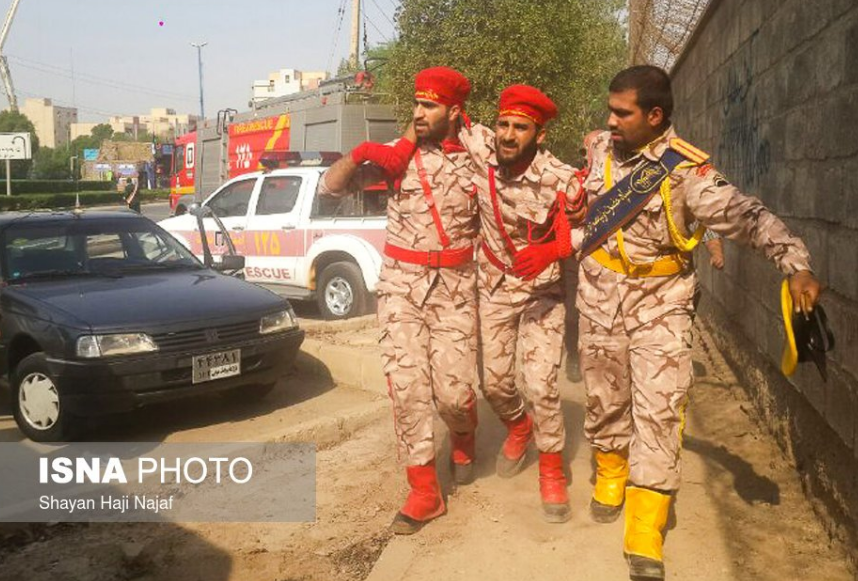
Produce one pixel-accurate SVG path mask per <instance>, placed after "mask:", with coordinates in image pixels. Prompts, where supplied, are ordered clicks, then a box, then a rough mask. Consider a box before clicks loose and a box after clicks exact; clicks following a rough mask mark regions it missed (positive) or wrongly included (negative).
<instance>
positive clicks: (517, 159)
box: [495, 139, 539, 175]
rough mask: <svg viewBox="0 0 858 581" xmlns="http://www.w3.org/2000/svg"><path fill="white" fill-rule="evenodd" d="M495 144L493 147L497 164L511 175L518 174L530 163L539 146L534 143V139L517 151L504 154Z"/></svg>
mask: <svg viewBox="0 0 858 581" xmlns="http://www.w3.org/2000/svg"><path fill="white" fill-rule="evenodd" d="M499 145H500V144H497V146H496V147H495V151H496V156H497V160H498V165H499V166H501V167H503V168H506V169H507V171H509V172H510V173H511V174H512V175H518V174H519V173H521V172H522V171H524V170H525V169H527V166H529V165H530V163H531V162H532V161H533V158H534V157H536V152H537V150H538V148H539V146H538V145H537V143H536V139H534V140H533V141H531V142H530V143H528V144H527V145H525V146H524V147H522V148H521V149H520V150H519V151H518V152H517V153H515V154H513V155H506V154H504V153H502V150H501V148H500V146H499Z"/></svg>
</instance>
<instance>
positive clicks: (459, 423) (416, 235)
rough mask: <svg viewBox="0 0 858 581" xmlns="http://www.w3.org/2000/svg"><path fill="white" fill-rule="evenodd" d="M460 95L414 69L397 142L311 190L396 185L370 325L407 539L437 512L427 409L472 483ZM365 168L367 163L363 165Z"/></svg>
mask: <svg viewBox="0 0 858 581" xmlns="http://www.w3.org/2000/svg"><path fill="white" fill-rule="evenodd" d="M469 90H470V85H469V83H468V81H467V79H465V77H463V76H462V75H461V74H460V73H458V72H456V71H454V70H452V69H448V68H444V67H435V68H432V69H426V70H424V71H421V72H420V73H419V74H418V75H417V77H416V79H415V105H414V120H413V125H412V127H410V128H409V130H408V132H407V133H406V135H405V137H404V138H403V139H401V140H399V141H398V142H397V143H396V144H390V145H381V144H375V143H369V142H367V143H364V144H362V145H361V146H359V147H358V148H356V149H355V150H354V151H352V154H351V155H350V156H346V157H345V158H343V159H342V160H340V161H338V162H337V163H336V164H334V165H333V166H332V167H331V168H330V169H329V170H328V172H326V173H325V175H324V177H323V180H322V184H321V189H320V193H323V194H332V193H334V192H339V191H344V190H346V189H348V186H349V184H352V185H354V184H355V182H361V183H364V184H368V183H374V182H377V181H379V180H380V179H385V178H387V179H395V180H396V181H397V192H396V194H395V195H394V196H393V197H392V198H391V199H390V201H389V202H388V220H387V239H386V243H385V249H384V254H385V256H384V262H383V265H382V269H381V279H380V281H379V284H378V318H379V322H380V325H381V332H382V335H381V347H382V359H383V369H384V373H385V374H386V375H387V380H388V388H389V393H390V397H391V398H392V400H393V411H394V425H395V431H396V436H397V441H398V448H399V454H400V457H401V458H404V459H405V461H406V463H407V468H406V471H407V476H408V482H409V484H410V485H411V493H410V494H409V496H408V499H407V501H406V502H405V505H404V506H403V508H402V509H401V510H400V511H399V513H398V514H397V515H396V518H395V519H394V522H393V525H392V528H393V531H394V532H395V533H398V534H411V533H414V532H416V531H417V530H418V529H419V528H420V527H421V526H422V525H423V524H424V523H426V522H427V521H428V520H431V519H432V518H435V517H437V516H440V515H441V514H443V513H444V511H445V505H444V500H443V497H442V496H441V490H440V486H439V484H438V480H437V474H436V470H435V440H434V433H433V426H432V424H433V416H434V408H435V407H436V406H437V409H438V412H439V414H440V415H441V418H442V419H443V420H444V422H445V423H446V424H447V426H448V427H449V429H450V437H451V438H450V439H451V449H452V462H453V466H454V472H453V473H454V478H455V480H456V482H457V483H459V484H466V483H468V482H470V481H471V480H472V478H473V462H474V437H475V429H476V426H477V415H476V396H475V392H474V386H475V385H476V384H477V381H478V377H477V302H476V298H477V297H476V265H475V263H474V244H475V240H476V237H477V233H478V229H479V220H478V213H477V205H476V200H475V199H474V195H473V187H472V184H471V182H472V170H471V164H470V162H469V159H468V156H467V154H466V153H465V152H464V149H463V148H462V147H461V145H459V143H458V140H457V139H456V132H457V131H458V127H459V118H460V115H461V114H462V107H463V104H464V101H465V99H466V98H467V95H468V92H469ZM415 142H416V143H417V147H416V148H415V146H414V143H415ZM412 152H413V154H412ZM365 161H369V162H372V164H373V165H365V166H362V165H361V164H362V163H363V162H365ZM382 171H383V173H381V172H382Z"/></svg>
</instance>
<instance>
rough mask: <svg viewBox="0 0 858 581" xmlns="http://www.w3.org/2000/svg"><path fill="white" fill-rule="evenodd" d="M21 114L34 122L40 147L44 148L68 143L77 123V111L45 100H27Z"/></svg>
mask: <svg viewBox="0 0 858 581" xmlns="http://www.w3.org/2000/svg"><path fill="white" fill-rule="evenodd" d="M21 113H23V114H24V115H26V116H27V118H28V119H29V120H30V121H32V123H33V126H34V127H35V128H36V136H37V137H38V138H39V145H41V146H43V147H52V148H55V147H57V146H60V145H65V144H66V143H68V142H69V139H70V135H71V126H72V124H73V123H76V122H77V109H75V108H74V107H60V106H58V105H54V104H53V103H52V102H51V100H50V99H45V98H36V99H27V100H26V101H24V106H23V107H21Z"/></svg>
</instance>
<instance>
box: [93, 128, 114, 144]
mask: <svg viewBox="0 0 858 581" xmlns="http://www.w3.org/2000/svg"><path fill="white" fill-rule="evenodd" d="M90 133H91V134H92V136H93V137H94V138H95V140H96V142H97V143H98V146H99V147H101V144H102V142H103V141H104V140H105V139H110V138H111V137H113V127H111V126H110V125H109V124H107V123H99V124H98V125H96V126H95V127H93V128H92V131H90Z"/></svg>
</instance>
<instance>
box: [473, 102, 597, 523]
mask: <svg viewBox="0 0 858 581" xmlns="http://www.w3.org/2000/svg"><path fill="white" fill-rule="evenodd" d="M499 109H500V111H499V113H498V119H497V123H496V126H495V132H492V131H491V130H490V129H488V128H486V127H483V126H481V125H476V126H474V127H473V128H471V129H463V130H462V131H461V133H460V139H461V141H462V143H463V145H464V146H465V147H466V148H467V149H468V153H469V154H470V156H471V159H472V161H473V163H474V169H475V171H476V175H475V177H474V183H475V184H476V190H477V199H478V201H479V205H480V215H481V228H480V234H481V237H482V251H481V252H480V257H479V265H480V272H479V283H478V287H479V294H480V300H479V311H480V340H481V356H482V378H481V379H482V382H481V387H482V389H483V393H484V394H485V396H486V399H487V400H488V402H489V403H490V404H491V406H492V409H494V411H495V413H497V415H498V416H499V417H500V419H501V420H502V421H503V422H504V424H505V425H506V426H507V429H508V436H507V438H506V441H505V442H504V444H503V446H502V448H501V450H500V452H499V454H498V457H497V473H498V475H500V476H502V477H510V476H513V475H515V474H517V473H518V472H520V471H521V469H522V468H523V464H524V459H525V452H526V450H527V446H528V443H529V442H530V440H531V439H532V437H533V436H532V433H533V432H534V431H535V439H536V446H537V448H538V449H539V482H540V493H541V496H542V505H543V512H544V516H545V518H546V519H547V520H548V521H549V522H565V521H566V520H568V519H569V517H570V510H569V499H568V496H567V492H566V477H565V475H564V471H563V458H562V452H563V446H564V443H565V437H566V433H565V429H564V425H563V414H562V412H561V409H560V395H559V393H558V391H557V371H558V368H559V366H560V358H561V351H562V345H563V323H564V313H565V307H564V303H563V289H562V285H561V282H560V264H559V263H554V264H552V265H550V266H549V267H548V268H547V269H546V270H545V271H544V272H542V273H541V274H540V275H539V276H538V277H537V278H535V279H534V280H531V281H524V280H521V279H520V278H518V277H516V276H515V275H514V274H513V273H512V270H511V265H512V260H513V256H514V255H515V253H516V252H517V251H518V250H519V249H521V248H523V247H524V246H527V245H528V244H533V243H540V242H543V241H545V240H549V239H552V240H553V238H554V236H555V230H556V229H557V228H561V229H563V230H564V231H568V229H569V223H568V218H567V215H566V211H567V209H570V208H572V207H573V205H574V203H572V200H571V199H569V200H568V199H567V192H568V193H569V194H570V195H571V196H574V195H575V194H576V192H577V187H578V182H577V180H576V179H575V170H574V169H573V168H572V167H570V166H568V165H566V164H564V163H562V162H560V161H559V160H558V159H557V158H555V157H554V156H553V155H551V154H550V153H548V152H547V151H541V150H539V147H538V146H539V144H540V143H542V141H543V139H544V137H545V129H544V126H545V123H546V122H547V121H549V120H550V119H551V118H553V117H554V116H555V115H556V112H557V108H556V107H555V105H554V103H552V102H551V100H550V99H548V97H546V96H545V95H543V94H542V93H541V92H540V91H538V90H537V89H535V88H533V87H529V86H525V85H514V86H512V87H509V88H507V89H505V90H504V91H503V92H502V93H501V95H500V103H499ZM567 200H568V202H567ZM579 208H580V206H579ZM581 214H583V212H581ZM570 250H571V249H570ZM517 363H518V374H517V375H518V377H516V372H515V370H516V364H517ZM516 379H518V381H516ZM516 383H517V384H518V387H519V388H520V389H521V390H522V392H523V393H524V396H525V398H526V400H527V402H528V403H529V404H530V405H529V407H530V409H531V410H532V416H531V414H530V413H528V411H527V410H526V409H525V399H523V398H522V394H521V393H520V392H519V389H517V388H516ZM534 427H535V430H534Z"/></svg>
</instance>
